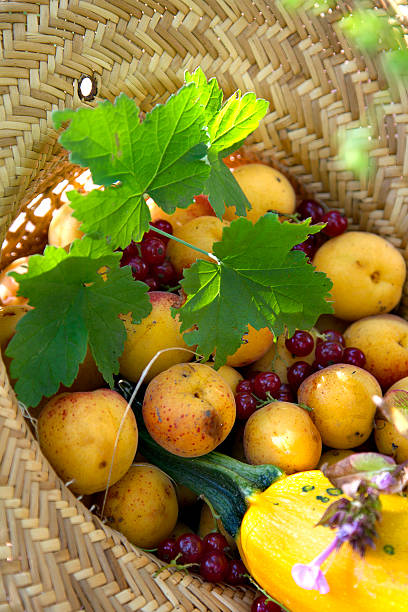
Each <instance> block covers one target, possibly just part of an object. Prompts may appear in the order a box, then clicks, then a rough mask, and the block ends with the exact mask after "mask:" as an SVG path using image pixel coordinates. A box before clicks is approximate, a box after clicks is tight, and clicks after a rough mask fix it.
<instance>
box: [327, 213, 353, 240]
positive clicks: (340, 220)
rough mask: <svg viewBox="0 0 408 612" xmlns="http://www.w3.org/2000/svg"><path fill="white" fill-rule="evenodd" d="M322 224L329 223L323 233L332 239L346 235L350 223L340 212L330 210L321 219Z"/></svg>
mask: <svg viewBox="0 0 408 612" xmlns="http://www.w3.org/2000/svg"><path fill="white" fill-rule="evenodd" d="M321 222H322V223H327V225H326V227H324V228H323V229H322V232H323V233H324V234H326V236H330V238H334V236H340V234H344V232H345V231H346V229H347V225H348V221H347V218H346V217H344V216H343V215H342V214H341V213H339V211H338V210H330V211H329V212H327V213H326V214H325V215H323V217H322V218H321Z"/></svg>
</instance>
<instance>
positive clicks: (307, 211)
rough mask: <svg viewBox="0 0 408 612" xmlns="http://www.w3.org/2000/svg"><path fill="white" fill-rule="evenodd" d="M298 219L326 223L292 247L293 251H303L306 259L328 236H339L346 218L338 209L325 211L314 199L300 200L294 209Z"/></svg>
mask: <svg viewBox="0 0 408 612" xmlns="http://www.w3.org/2000/svg"><path fill="white" fill-rule="evenodd" d="M296 212H297V215H298V219H299V220H300V221H304V220H305V219H309V218H311V219H312V223H313V224H315V223H326V227H324V228H323V229H322V231H321V232H319V233H318V234H313V235H311V236H309V237H308V238H307V239H306V240H305V241H304V242H301V243H300V244H297V245H296V246H294V247H293V250H295V251H303V253H304V254H305V255H306V257H308V259H310V260H311V259H313V257H314V255H315V253H316V251H317V249H318V248H319V247H320V246H321V245H322V244H323V243H324V242H326V240H329V238H334V237H335V236H340V234H343V233H344V232H345V231H346V229H347V219H346V217H344V216H343V215H342V214H341V213H339V211H338V210H329V211H328V212H325V210H324V208H323V206H322V205H321V204H319V202H316V200H311V199H306V200H302V201H301V203H300V204H299V206H298V207H297V209H296Z"/></svg>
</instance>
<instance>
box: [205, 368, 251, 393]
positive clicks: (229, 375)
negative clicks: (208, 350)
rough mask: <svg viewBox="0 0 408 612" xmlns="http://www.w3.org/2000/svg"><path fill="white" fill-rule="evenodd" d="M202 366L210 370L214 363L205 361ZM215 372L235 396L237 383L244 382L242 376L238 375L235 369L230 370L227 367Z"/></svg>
mask: <svg viewBox="0 0 408 612" xmlns="http://www.w3.org/2000/svg"><path fill="white" fill-rule="evenodd" d="M204 365H208V366H210V368H213V367H214V363H213V362H212V361H206V362H205V364H204ZM217 372H218V374H220V375H221V376H222V377H223V379H224V380H225V382H226V383H227V384H228V386H229V387H230V389H231V391H232V392H233V393H234V395H235V392H236V390H237V385H238V383H239V382H241V380H244V377H243V376H242V374H240V373H239V372H238V370H236V369H235V368H232V367H231V366H228V365H223V366H221V367H220V368H218V370H217Z"/></svg>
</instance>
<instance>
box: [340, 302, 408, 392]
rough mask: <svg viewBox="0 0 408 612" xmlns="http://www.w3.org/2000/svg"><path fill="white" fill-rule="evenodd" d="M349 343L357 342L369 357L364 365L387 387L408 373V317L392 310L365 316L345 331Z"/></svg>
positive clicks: (352, 344) (344, 334) (345, 337)
mask: <svg viewBox="0 0 408 612" xmlns="http://www.w3.org/2000/svg"><path fill="white" fill-rule="evenodd" d="M343 336H344V340H345V342H346V346H356V347H357V348H359V349H360V350H361V351H363V353H364V355H365V357H366V363H365V365H364V368H365V369H366V370H368V371H369V372H371V374H372V375H373V376H375V378H376V379H377V380H378V382H379V383H380V385H381V386H382V387H383V389H388V388H389V387H390V386H391V385H392V384H393V383H395V382H396V381H398V380H400V379H401V378H403V377H405V376H408V321H406V320H405V319H402V318H401V317H398V316H397V315H392V314H383V315H374V316H372V317H365V318H363V319H360V320H359V321H355V322H354V323H352V324H351V325H350V326H349V327H348V328H347V329H346V330H345V332H344V333H343Z"/></svg>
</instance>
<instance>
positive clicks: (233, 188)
mask: <svg viewBox="0 0 408 612" xmlns="http://www.w3.org/2000/svg"><path fill="white" fill-rule="evenodd" d="M223 156H224V154H223V153H222V154H218V155H217V154H215V155H214V153H213V152H212V151H211V149H210V151H209V154H208V159H209V161H210V166H211V171H210V176H209V177H208V180H207V183H206V185H205V187H204V190H203V191H204V193H205V194H207V195H208V199H209V201H210V204H211V206H212V207H213V209H214V212H215V214H216V215H217V217H219V218H220V219H221V217H222V215H223V214H224V211H225V207H226V206H235V211H236V213H237V215H241V216H246V211H247V210H249V209H250V208H251V204H250V203H249V201H248V199H247V197H246V195H245V194H244V192H243V191H242V189H241V187H240V186H239V184H238V182H237V180H236V179H235V177H234V174H233V173H232V172H231V170H230V169H229V168H228V167H227V166H226V165H225V164H224V162H223V161H222V157H223Z"/></svg>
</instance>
